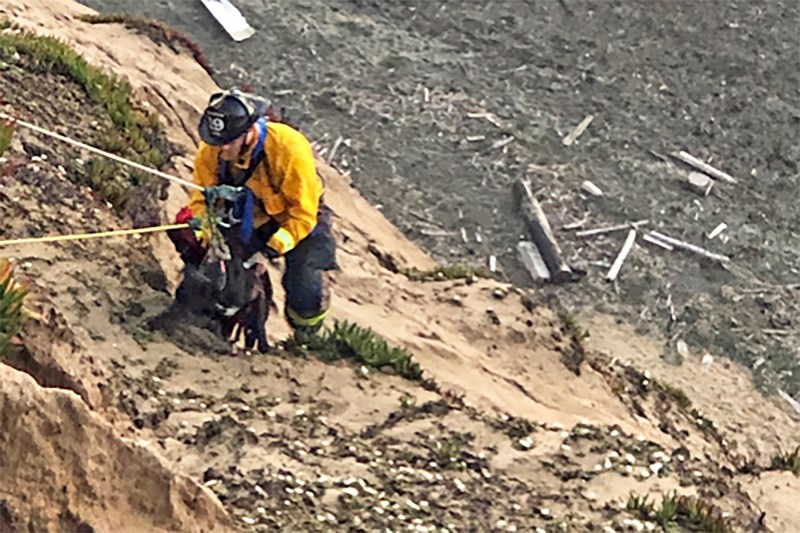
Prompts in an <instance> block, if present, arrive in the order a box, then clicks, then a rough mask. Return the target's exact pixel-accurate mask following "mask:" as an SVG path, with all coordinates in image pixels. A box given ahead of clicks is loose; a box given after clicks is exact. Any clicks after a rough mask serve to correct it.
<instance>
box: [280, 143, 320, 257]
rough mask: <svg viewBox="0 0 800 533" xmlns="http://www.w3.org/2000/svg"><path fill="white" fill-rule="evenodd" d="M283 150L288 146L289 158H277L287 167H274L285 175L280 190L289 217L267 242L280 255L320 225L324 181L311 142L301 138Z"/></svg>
mask: <svg viewBox="0 0 800 533" xmlns="http://www.w3.org/2000/svg"><path fill="white" fill-rule="evenodd" d="M282 149H284V150H286V149H288V151H289V154H287V156H288V157H287V156H284V157H278V158H275V159H277V160H278V161H280V162H281V163H283V165H281V166H283V167H284V168H279V169H275V170H277V171H279V172H281V171H282V174H283V181H282V183H281V192H282V193H283V195H284V197H285V198H286V203H287V205H288V209H287V211H288V217H287V218H286V220H285V221H284V222H283V223H282V224H281V227H280V229H279V230H278V231H277V232H276V233H275V234H274V235H273V236H272V238H270V240H269V242H268V243H267V244H268V245H269V247H270V248H272V249H273V250H275V251H276V252H278V253H279V254H281V255H282V254H285V253H287V252H289V251H290V250H292V249H293V248H294V247H295V246H297V243H298V242H300V241H302V240H303V239H305V238H306V237H307V236H308V234H309V233H311V231H312V230H313V229H314V227H315V226H316V225H317V211H318V209H319V199H320V196H322V183H321V182H320V179H319V177H318V176H317V168H316V165H315V163H314V155H313V153H312V151H311V145H310V143H309V142H308V141H307V140H306V139H305V138H304V137H300V138H296V139H295V140H293V141H292V142H290V143H287V145H285V146H284V147H283V148H282Z"/></svg>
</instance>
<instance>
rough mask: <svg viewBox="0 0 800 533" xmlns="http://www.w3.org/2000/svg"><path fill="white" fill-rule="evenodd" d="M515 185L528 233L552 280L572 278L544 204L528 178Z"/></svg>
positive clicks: (558, 281) (561, 281) (558, 280)
mask: <svg viewBox="0 0 800 533" xmlns="http://www.w3.org/2000/svg"><path fill="white" fill-rule="evenodd" d="M514 185H515V192H516V194H517V196H518V201H519V206H520V211H521V212H522V215H523V218H524V220H525V226H526V227H527V229H528V234H529V235H530V236H531V239H532V240H533V243H534V244H535V245H536V248H537V249H538V251H539V255H540V256H541V258H542V260H543V261H544V264H545V265H546V267H547V269H548V271H549V272H550V279H551V281H553V282H555V283H563V282H565V281H568V280H569V279H571V278H572V269H571V268H570V267H569V266H568V265H567V264H566V262H565V261H564V260H563V259H562V257H561V250H560V248H559V247H558V243H557V242H556V239H555V237H554V236H553V231H552V230H551V229H550V224H549V223H548V221H547V217H546V216H545V214H544V211H543V210H542V206H541V205H539V202H538V201H537V200H536V198H535V197H534V196H533V191H532V189H531V184H530V183H529V182H528V181H527V180H517V182H516V183H515V184H514Z"/></svg>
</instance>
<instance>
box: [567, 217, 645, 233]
mask: <svg viewBox="0 0 800 533" xmlns="http://www.w3.org/2000/svg"><path fill="white" fill-rule="evenodd" d="M649 222H650V221H649V220H639V221H638V222H630V223H628V224H618V225H616V226H607V227H605V228H595V229H587V230H584V231H578V232H576V233H575V236H576V237H592V236H594V235H603V234H604V233H612V232H614V231H622V230H624V229H630V228H634V229H635V228H638V227H639V226H644V225H645V224H647V223H649Z"/></svg>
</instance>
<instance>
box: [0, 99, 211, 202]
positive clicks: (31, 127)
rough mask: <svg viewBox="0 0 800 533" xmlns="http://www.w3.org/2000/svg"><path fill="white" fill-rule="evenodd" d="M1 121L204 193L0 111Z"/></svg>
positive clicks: (179, 179) (170, 177)
mask: <svg viewBox="0 0 800 533" xmlns="http://www.w3.org/2000/svg"><path fill="white" fill-rule="evenodd" d="M0 119H5V120H11V121H13V122H14V123H16V124H19V125H20V126H22V127H24V128H28V129H29V130H33V131H35V132H37V133H41V134H42V135H47V136H49V137H53V138H54V139H58V140H59V141H63V142H65V143H68V144H72V145H74V146H77V147H79V148H83V149H84V150H88V151H90V152H93V153H95V154H97V155H101V156H103V157H107V158H108V159H112V160H114V161H117V162H118V163H122V164H123V165H128V166H129V167H133V168H135V169H138V170H141V171H142V172H147V173H149V174H153V175H154V176H158V177H159V178H164V179H165V180H169V181H173V182H175V183H177V184H179V185H182V186H183V187H187V188H189V189H195V190H198V191H202V190H203V187H201V186H200V185H196V184H194V183H192V182H190V181H186V180H183V179H181V178H176V177H175V176H170V175H169V174H165V173H164V172H161V171H159V170H156V169H154V168H150V167H146V166H144V165H140V164H139V163H134V162H133V161H130V160H128V159H125V158H124V157H120V156H118V155H114V154H110V153H108V152H104V151H103V150H100V149H99V148H95V147H94V146H89V145H88V144H85V143H82V142H80V141H76V140H74V139H70V138H69V137H65V136H63V135H61V134H58V133H55V132H52V131H48V130H46V129H44V128H40V127H39V126H36V125H34V124H31V123H30V122H25V121H24V120H19V119H17V118H14V117H12V116H11V115H7V114H6V113H3V112H1V111H0Z"/></svg>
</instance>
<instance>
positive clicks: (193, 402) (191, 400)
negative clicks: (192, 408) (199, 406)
mask: <svg viewBox="0 0 800 533" xmlns="http://www.w3.org/2000/svg"><path fill="white" fill-rule="evenodd" d="M196 403H197V400H195V399H190V400H189V405H194V404H196Z"/></svg>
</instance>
